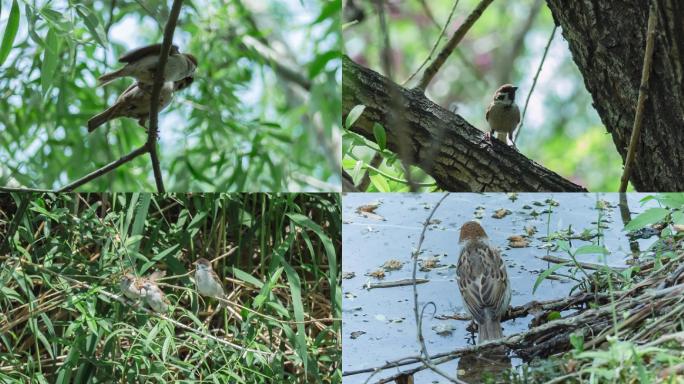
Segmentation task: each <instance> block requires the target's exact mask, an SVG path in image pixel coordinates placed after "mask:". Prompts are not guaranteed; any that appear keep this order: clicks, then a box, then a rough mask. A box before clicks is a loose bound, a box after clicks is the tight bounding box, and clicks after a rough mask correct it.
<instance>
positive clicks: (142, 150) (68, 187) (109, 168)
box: [57, 144, 148, 192]
mask: <svg viewBox="0 0 684 384" xmlns="http://www.w3.org/2000/svg"><path fill="white" fill-rule="evenodd" d="M147 151H148V149H147V144H145V145H143V146H142V147H140V148H138V149H136V150H134V151H133V152H131V153H129V154H127V155H125V156H122V157H121V158H120V159H119V160H115V161H112V162H111V163H109V164H107V165H105V166H104V167H102V168H99V169H96V170H95V171H93V172H90V173H89V174H87V175H85V176H83V177H81V178H80V179H78V180H76V181H74V182H72V183H70V184H67V185H65V186H64V187H62V188H60V189H58V190H57V192H71V191H73V190H74V189H76V188H78V187H80V186H81V185H83V184H85V183H87V182H89V181H91V180H93V179H96V178H98V177H100V176H102V175H104V174H105V173H107V172H110V171H112V170H114V169H116V168H118V167H119V166H121V165H123V164H126V163H128V162H129V161H131V160H133V159H135V158H136V157H138V156H140V155H142V154H144V153H145V152H147Z"/></svg>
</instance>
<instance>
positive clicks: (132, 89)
mask: <svg viewBox="0 0 684 384" xmlns="http://www.w3.org/2000/svg"><path fill="white" fill-rule="evenodd" d="M136 85H137V83H133V84H131V85H129V86H128V88H126V90H125V91H123V93H122V94H121V95H119V97H118V98H117V99H116V102H117V103H118V102H120V101H124V100H127V99H130V98H131V97H132V96H133V95H135V94H137V93H138V92H139V91H140V90H137V89H135V88H136Z"/></svg>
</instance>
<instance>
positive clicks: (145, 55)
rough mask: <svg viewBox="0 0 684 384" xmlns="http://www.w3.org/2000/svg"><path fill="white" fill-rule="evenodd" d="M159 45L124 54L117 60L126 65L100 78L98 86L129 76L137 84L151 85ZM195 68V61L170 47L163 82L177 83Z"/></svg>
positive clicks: (186, 54)
mask: <svg viewBox="0 0 684 384" xmlns="http://www.w3.org/2000/svg"><path fill="white" fill-rule="evenodd" d="M160 52H161V44H154V45H148V46H146V47H142V48H138V49H135V50H133V51H130V52H128V53H126V54H125V55H123V56H121V57H120V58H119V62H120V63H126V65H125V66H124V67H123V68H121V69H118V70H116V71H114V72H110V73H106V74H104V75H102V76H100V78H99V79H97V80H98V82H99V85H100V86H102V85H105V84H108V83H109V82H111V81H113V80H115V79H118V78H120V77H126V76H131V77H134V78H135V79H136V80H138V82H139V83H143V84H149V85H151V84H152V83H153V82H154V74H155V70H156V68H157V63H158V61H159V53H160ZM195 68H197V59H196V58H195V56H193V55H191V54H188V53H180V51H179V50H178V46H177V45H172V46H171V50H170V51H169V58H168V60H167V61H166V66H165V67H164V81H178V80H181V79H184V78H186V77H188V76H191V75H192V74H193V73H194V72H195Z"/></svg>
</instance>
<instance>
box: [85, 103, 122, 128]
mask: <svg viewBox="0 0 684 384" xmlns="http://www.w3.org/2000/svg"><path fill="white" fill-rule="evenodd" d="M116 117H118V116H117V115H116V110H115V109H113V108H108V109H106V110H105V111H104V112H102V113H100V114H97V115H95V116H93V117H91V118H90V120H88V132H92V131H94V130H95V129H97V127H99V126H100V125H102V124H104V123H106V122H108V121H109V120H112V119H114V118H116Z"/></svg>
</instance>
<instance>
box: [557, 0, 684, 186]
mask: <svg viewBox="0 0 684 384" xmlns="http://www.w3.org/2000/svg"><path fill="white" fill-rule="evenodd" d="M657 1H658V18H657V25H656V37H655V51H654V54H653V66H652V68H651V75H650V80H649V85H648V91H647V94H648V98H647V99H646V105H645V111H644V118H643V122H642V130H641V139H640V141H639V145H638V147H637V152H636V161H635V164H634V167H633V168H632V173H631V178H630V181H631V182H632V185H633V186H634V188H636V189H637V190H638V191H684V81H683V79H684V69H683V66H684V2H682V1H681V0H657ZM547 4H548V6H549V8H550V9H551V12H552V14H553V18H554V20H555V21H556V23H557V24H559V25H560V26H561V28H562V30H563V36H564V37H565V39H566V40H567V41H568V44H569V45H570V51H571V52H572V56H573V59H574V60H575V63H577V66H578V67H579V69H580V71H581V72H582V75H583V77H584V84H585V85H586V87H587V89H588V90H589V92H590V93H591V95H592V97H593V100H594V107H595V108H596V110H597V111H598V113H599V116H601V120H602V121H603V124H604V125H605V126H606V128H607V129H608V132H610V134H611V135H612V136H613V141H614V142H615V146H616V147H617V150H618V152H619V153H620V155H621V156H622V159H623V162H624V159H625V157H626V155H627V148H628V147H629V140H630V135H631V133H632V124H633V122H634V115H635V113H636V103H637V98H638V94H639V84H640V81H641V70H642V66H643V60H644V50H645V47H646V24H647V20H648V12H649V10H648V9H649V7H648V4H649V1H647V0H620V1H618V0H611V1H598V0H573V1H567V0H547ZM616 188H617V183H616Z"/></svg>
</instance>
